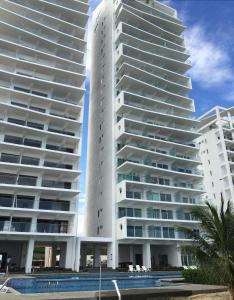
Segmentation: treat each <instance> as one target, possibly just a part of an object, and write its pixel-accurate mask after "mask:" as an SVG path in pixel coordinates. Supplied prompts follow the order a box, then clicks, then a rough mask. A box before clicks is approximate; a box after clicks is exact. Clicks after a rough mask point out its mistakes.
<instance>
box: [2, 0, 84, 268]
mask: <svg viewBox="0 0 234 300" xmlns="http://www.w3.org/2000/svg"><path fill="white" fill-rule="evenodd" d="M87 12H88V0H77V1H76V0H69V1H67V0H33V1H32V0H8V1H4V0H0V107H1V109H0V168H1V172H0V258H1V259H0V269H3V270H4V269H5V266H6V259H7V257H11V265H10V268H12V269H14V270H18V269H20V270H25V271H26V273H28V272H31V268H32V261H33V252H34V250H35V249H39V248H40V247H43V248H45V249H46V251H45V252H46V253H45V255H46V256H48V253H49V252H50V251H52V257H51V259H50V260H51V261H50V263H49V259H48V258H47V259H46V265H45V266H48V265H47V264H48V263H49V266H52V267H53V266H56V263H57V266H58V264H59V266H60V267H62V268H71V269H76V264H78V263H77V259H76V255H75V251H76V243H77V239H76V236H77V213H78V194H79V175H80V169H79V165H80V154H81V130H82V119H83V98H84V93H85V84H84V82H85V63H84V59H85V50H86V42H85V36H86V24H87V20H88V14H87ZM57 260H58V261H57ZM56 261H57V262H56Z"/></svg>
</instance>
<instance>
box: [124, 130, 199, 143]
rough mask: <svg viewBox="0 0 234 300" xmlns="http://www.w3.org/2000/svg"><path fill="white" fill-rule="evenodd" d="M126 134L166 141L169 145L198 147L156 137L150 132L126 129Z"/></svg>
mask: <svg viewBox="0 0 234 300" xmlns="http://www.w3.org/2000/svg"><path fill="white" fill-rule="evenodd" d="M125 132H126V133H130V134H134V135H138V136H141V137H148V138H151V139H155V140H161V141H165V142H169V143H176V144H179V145H183V146H190V147H196V145H195V144H194V143H192V142H191V143H182V142H181V141H180V140H176V139H172V138H170V139H167V138H165V137H161V136H155V135H154V134H151V133H148V132H141V133H139V132H136V131H135V130H131V129H128V128H126V129H125Z"/></svg>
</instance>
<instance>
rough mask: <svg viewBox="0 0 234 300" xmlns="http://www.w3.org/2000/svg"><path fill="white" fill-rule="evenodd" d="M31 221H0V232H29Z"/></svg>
mask: <svg viewBox="0 0 234 300" xmlns="http://www.w3.org/2000/svg"><path fill="white" fill-rule="evenodd" d="M30 230H31V222H11V221H0V232H17V233H24V232H30Z"/></svg>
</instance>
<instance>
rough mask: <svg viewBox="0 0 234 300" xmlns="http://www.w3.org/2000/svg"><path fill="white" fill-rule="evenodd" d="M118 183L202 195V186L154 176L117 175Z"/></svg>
mask: <svg viewBox="0 0 234 300" xmlns="http://www.w3.org/2000/svg"><path fill="white" fill-rule="evenodd" d="M117 181H118V183H120V182H122V181H128V182H133V183H135V184H140V186H152V187H157V186H160V187H162V188H164V189H168V190H170V189H171V190H175V191H178V192H179V191H183V190H184V191H186V190H188V191H194V192H196V193H203V186H202V185H201V184H196V185H195V184H193V183H190V182H189V181H187V182H182V181H178V180H177V179H174V180H170V179H168V178H161V177H156V176H150V175H148V176H140V175H131V174H129V175H127V174H118V179H117Z"/></svg>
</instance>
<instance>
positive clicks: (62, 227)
mask: <svg viewBox="0 0 234 300" xmlns="http://www.w3.org/2000/svg"><path fill="white" fill-rule="evenodd" d="M33 227H35V229H33ZM69 231H70V229H69V227H68V223H65V222H57V223H52V222H51V223H49V222H45V223H42V222H40V221H39V222H38V223H37V224H35V226H34V224H33V223H31V222H13V221H0V232H2V233H5V232H6V233H8V234H9V233H17V234H19V233H30V234H32V233H38V234H59V235H60V234H61V235H64V234H65V235H66V234H71V235H73V234H72V233H70V232H69Z"/></svg>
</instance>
